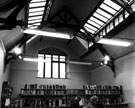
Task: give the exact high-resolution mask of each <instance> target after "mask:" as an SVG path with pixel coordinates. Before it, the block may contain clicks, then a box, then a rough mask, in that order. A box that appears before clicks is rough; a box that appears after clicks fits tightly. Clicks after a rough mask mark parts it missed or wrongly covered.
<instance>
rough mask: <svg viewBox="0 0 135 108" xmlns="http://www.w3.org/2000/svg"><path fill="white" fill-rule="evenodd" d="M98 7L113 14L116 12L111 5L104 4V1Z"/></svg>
mask: <svg viewBox="0 0 135 108" xmlns="http://www.w3.org/2000/svg"><path fill="white" fill-rule="evenodd" d="M100 7H101V8H103V9H104V10H107V11H108V12H109V13H111V14H113V15H114V14H115V13H116V12H117V11H116V10H114V9H112V8H111V7H109V6H107V5H105V4H104V3H103V4H102V5H101V6H100Z"/></svg>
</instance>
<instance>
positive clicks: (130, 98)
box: [90, 52, 135, 108]
mask: <svg viewBox="0 0 135 108" xmlns="http://www.w3.org/2000/svg"><path fill="white" fill-rule="evenodd" d="M115 69H116V77H114V74H113V72H112V71H111V70H110V68H109V67H106V66H103V67H101V68H99V69H96V70H94V71H92V72H91V74H90V84H101V85H105V84H109V85H122V87H123V93H124V99H125V100H124V101H125V102H127V103H128V104H129V108H135V52H134V53H131V54H129V55H127V56H125V57H122V58H120V59H118V60H116V61H115Z"/></svg>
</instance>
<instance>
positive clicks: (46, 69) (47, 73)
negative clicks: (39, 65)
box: [45, 55, 51, 78]
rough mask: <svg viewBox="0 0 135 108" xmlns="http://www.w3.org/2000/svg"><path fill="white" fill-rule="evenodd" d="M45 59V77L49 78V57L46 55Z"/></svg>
mask: <svg viewBox="0 0 135 108" xmlns="http://www.w3.org/2000/svg"><path fill="white" fill-rule="evenodd" d="M45 57H46V59H45V61H46V62H45V77H46V78H51V55H46V56H45Z"/></svg>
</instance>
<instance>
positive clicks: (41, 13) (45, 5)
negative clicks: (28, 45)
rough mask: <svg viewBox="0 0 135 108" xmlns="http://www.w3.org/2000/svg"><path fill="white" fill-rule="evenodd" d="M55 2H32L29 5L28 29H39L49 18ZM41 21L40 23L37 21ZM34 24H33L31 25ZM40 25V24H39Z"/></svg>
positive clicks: (51, 0) (48, 0) (45, 0)
mask: <svg viewBox="0 0 135 108" xmlns="http://www.w3.org/2000/svg"><path fill="white" fill-rule="evenodd" d="M52 3H53V0H32V1H31V2H30V3H29V5H28V7H27V8H28V11H27V17H28V18H27V25H26V26H27V27H28V28H37V27H38V26H39V25H41V23H42V22H43V21H45V18H46V19H47V18H48V15H49V13H50V9H51V6H52ZM37 19H39V20H40V21H37ZM31 22H33V23H31ZM39 23H40V24H39Z"/></svg>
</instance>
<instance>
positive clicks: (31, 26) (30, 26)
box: [28, 25, 37, 29]
mask: <svg viewBox="0 0 135 108" xmlns="http://www.w3.org/2000/svg"><path fill="white" fill-rule="evenodd" d="M28 28H31V29H34V28H37V26H33V25H28Z"/></svg>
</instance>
